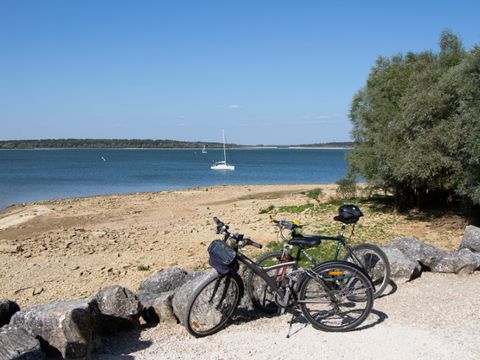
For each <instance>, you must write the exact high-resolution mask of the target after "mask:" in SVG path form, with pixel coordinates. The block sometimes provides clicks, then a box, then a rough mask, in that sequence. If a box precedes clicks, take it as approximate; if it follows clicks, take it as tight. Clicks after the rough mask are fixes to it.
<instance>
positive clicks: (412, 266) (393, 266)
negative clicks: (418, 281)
mask: <svg viewBox="0 0 480 360" xmlns="http://www.w3.org/2000/svg"><path fill="white" fill-rule="evenodd" d="M382 250H383V251H384V252H385V255H387V258H388V261H389V262H390V276H391V278H392V279H394V280H395V281H396V282H407V281H410V280H412V279H414V278H416V277H418V276H419V275H420V273H421V271H422V267H421V265H420V264H419V263H418V261H416V260H413V259H411V258H409V257H408V256H406V255H405V254H404V253H403V252H401V251H400V250H399V249H397V248H393V247H384V248H382Z"/></svg>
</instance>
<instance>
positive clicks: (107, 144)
mask: <svg viewBox="0 0 480 360" xmlns="http://www.w3.org/2000/svg"><path fill="white" fill-rule="evenodd" d="M204 145H205V146H207V147H210V148H218V147H222V146H223V144H221V143H213V142H202V141H194V142H190V141H176V140H149V139H147V140H138V139H43V140H6V141H0V149H39V148H73V149H76V148H136V149H143V148H145V149H155V148H201V147H203V146H204ZM230 146H231V145H230Z"/></svg>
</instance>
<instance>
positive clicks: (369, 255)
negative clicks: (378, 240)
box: [343, 244, 390, 298]
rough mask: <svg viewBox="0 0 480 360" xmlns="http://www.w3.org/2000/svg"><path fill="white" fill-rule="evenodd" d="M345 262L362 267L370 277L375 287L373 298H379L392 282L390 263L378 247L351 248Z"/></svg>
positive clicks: (361, 245)
mask: <svg viewBox="0 0 480 360" xmlns="http://www.w3.org/2000/svg"><path fill="white" fill-rule="evenodd" d="M343 260H345V261H348V262H351V263H354V264H356V265H358V266H360V267H361V268H362V269H363V270H365V272H366V273H367V274H368V276H370V278H371V279H372V281H373V284H374V285H375V292H374V293H373V296H374V297H375V298H377V297H379V296H380V295H381V294H382V293H383V292H384V291H385V288H386V287H387V285H388V282H389V281H390V262H389V261H388V258H387V255H386V254H385V253H384V252H383V250H382V249H380V248H379V247H378V246H377V245H373V244H360V245H357V246H354V247H349V248H348V249H347V253H346V254H345V257H344V258H343Z"/></svg>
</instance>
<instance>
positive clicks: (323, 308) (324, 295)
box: [298, 261, 373, 332]
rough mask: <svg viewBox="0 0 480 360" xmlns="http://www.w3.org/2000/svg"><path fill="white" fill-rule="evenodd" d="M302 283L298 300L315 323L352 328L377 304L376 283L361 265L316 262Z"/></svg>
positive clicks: (334, 328)
mask: <svg viewBox="0 0 480 360" xmlns="http://www.w3.org/2000/svg"><path fill="white" fill-rule="evenodd" d="M312 270H313V272H309V273H308V277H306V278H305V280H304V281H303V282H302V284H301V285H300V290H299V294H298V303H299V304H300V308H301V310H302V313H303V315H304V316H305V317H306V318H307V320H308V321H309V322H310V323H311V324H312V326H313V327H315V328H316V329H319V330H324V331H336V332H339V331H348V330H352V329H354V328H356V327H357V326H359V325H360V324H361V323H362V322H363V321H364V320H365V319H366V318H367V317H368V315H369V314H370V311H371V310H372V306H373V289H372V288H373V285H372V282H371V281H370V279H369V278H368V276H367V275H365V273H364V272H363V270H362V269H360V268H359V267H358V266H356V265H354V264H351V263H348V262H345V261H328V262H325V263H322V264H320V265H317V266H315V267H314V268H313V269H312Z"/></svg>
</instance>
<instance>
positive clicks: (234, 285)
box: [184, 273, 243, 337]
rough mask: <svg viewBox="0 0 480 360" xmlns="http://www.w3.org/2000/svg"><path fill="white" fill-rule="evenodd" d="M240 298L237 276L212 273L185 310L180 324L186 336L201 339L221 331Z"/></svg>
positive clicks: (240, 281)
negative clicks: (183, 325)
mask: <svg viewBox="0 0 480 360" xmlns="http://www.w3.org/2000/svg"><path fill="white" fill-rule="evenodd" d="M242 295H243V283H242V280H241V279H240V277H239V276H238V275H237V274H232V275H227V276H221V275H219V274H217V273H213V274H212V275H211V276H209V277H208V278H207V279H205V281H204V282H203V283H202V284H200V286H199V287H198V288H197V290H196V291H195V292H194V293H193V295H192V297H191V298H190V300H189V302H188V304H187V307H186V309H185V321H184V324H185V326H186V328H187V330H188V332H189V333H190V334H192V335H193V336H195V337H203V336H208V335H211V334H214V333H216V332H217V331H219V330H221V329H222V328H223V327H224V326H225V325H226V324H227V322H228V320H229V319H230V317H231V316H232V315H233V312H234V311H235V309H236V308H237V306H238V303H239V302H240V298H241V297H242Z"/></svg>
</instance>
